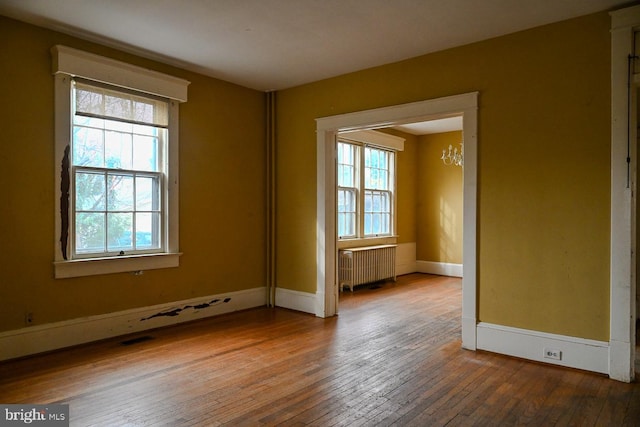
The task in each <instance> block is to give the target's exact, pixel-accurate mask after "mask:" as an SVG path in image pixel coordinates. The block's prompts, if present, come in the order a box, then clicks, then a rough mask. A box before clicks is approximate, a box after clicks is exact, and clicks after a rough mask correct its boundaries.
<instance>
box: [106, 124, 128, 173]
mask: <svg viewBox="0 0 640 427" xmlns="http://www.w3.org/2000/svg"><path fill="white" fill-rule="evenodd" d="M131 157H132V142H131V134H126V133H122V132H105V166H106V167H108V168H111V169H131V168H132V166H133V162H132V158H131Z"/></svg>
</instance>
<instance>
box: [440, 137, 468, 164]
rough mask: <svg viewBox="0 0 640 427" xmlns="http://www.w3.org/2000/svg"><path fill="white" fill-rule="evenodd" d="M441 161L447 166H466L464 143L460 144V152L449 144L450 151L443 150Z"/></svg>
mask: <svg viewBox="0 0 640 427" xmlns="http://www.w3.org/2000/svg"><path fill="white" fill-rule="evenodd" d="M440 160H442V162H443V163H444V164H445V165H447V166H449V165H456V166H462V165H463V164H464V146H463V145H462V142H461V143H460V151H458V149H457V148H453V146H452V145H451V144H449V150H446V149H444V150H442V157H440Z"/></svg>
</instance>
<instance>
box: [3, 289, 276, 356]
mask: <svg viewBox="0 0 640 427" xmlns="http://www.w3.org/2000/svg"><path fill="white" fill-rule="evenodd" d="M264 305H266V291H265V288H264V287H260V288H253V289H247V290H244V291H237V292H229V293H225V294H219V295H210V296H204V297H198V298H192V299H189V300H183V301H176V302H172V303H166V304H159V305H154V306H149V307H141V308H135V309H130V310H124V311H119V312H115V313H108V314H101V315H97V316H90V317H84V318H79V319H71V320H65V321H62V322H55V323H48V324H44V325H36V326H29V327H26V328H21V329H16V330H12V331H6V332H0V360H8V359H15V358H18V357H23V356H28V355H31V354H37V353H42V352H45V351H51V350H57V349H60V348H64V347H71V346H74V345H78V344H84V343H88V342H92V341H98V340H102V339H106V338H112V337H116V336H120V335H126V334H130V333H135V332H141V331H145V330H149V329H155V328H160V327H163V326H169V325H175V324H178V323H183V322H189V321H191V320H196V319H203V318H205V317H211V316H217V315H219V314H224V313H230V312H233V311H238V310H245V309H248V308H254V307H262V306H264Z"/></svg>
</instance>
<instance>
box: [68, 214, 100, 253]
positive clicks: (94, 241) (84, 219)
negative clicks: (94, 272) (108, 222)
mask: <svg viewBox="0 0 640 427" xmlns="http://www.w3.org/2000/svg"><path fill="white" fill-rule="evenodd" d="M104 220H105V218H104V214H103V213H78V214H76V224H75V231H76V252H78V253H87V252H104V230H105V223H104Z"/></svg>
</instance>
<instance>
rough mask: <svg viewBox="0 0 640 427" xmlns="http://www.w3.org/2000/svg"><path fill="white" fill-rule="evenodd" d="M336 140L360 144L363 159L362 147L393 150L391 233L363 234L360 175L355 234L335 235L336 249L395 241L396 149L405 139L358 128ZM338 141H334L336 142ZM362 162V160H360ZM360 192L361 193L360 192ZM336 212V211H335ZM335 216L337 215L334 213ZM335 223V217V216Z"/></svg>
mask: <svg viewBox="0 0 640 427" xmlns="http://www.w3.org/2000/svg"><path fill="white" fill-rule="evenodd" d="M338 140H344V142H353V143H356V144H358V145H360V146H361V148H362V150H361V151H362V153H361V154H360V155H361V156H362V158H363V159H364V147H365V146H372V147H378V148H382V149H386V150H390V151H393V152H394V156H393V165H392V168H393V172H392V173H393V177H392V178H393V190H392V192H391V193H392V199H393V200H392V202H393V203H392V204H393V205H392V206H391V209H392V212H391V217H392V219H391V224H390V226H391V234H389V235H380V236H369V235H366V236H365V235H364V230H363V229H364V224H363V223H362V222H363V221H362V220H361V218H360V209H362V206H360V205H361V204H362V200H360V199H361V198H362V197H364V180H363V179H364V178H363V177H362V176H361V177H360V178H359V180H361V181H362V185H361V187H359V189H361V190H362V191H358V209H357V218H356V236H353V237H351V236H345V237H336V242H337V247H338V249H344V248H349V247H354V246H359V245H362V244H366V245H382V244H393V243H397V239H398V235H397V229H398V214H397V213H398V197H397V189H398V184H397V180H398V175H397V174H398V172H397V171H398V155H397V152H398V151H404V142H405V139H404V138H402V137H399V136H395V135H390V134H387V133H384V132H379V131H375V130H369V129H364V130H362V129H360V130H349V131H344V132H340V133H339V136H338ZM337 142H338V141H336V143H337ZM362 163H363V162H362ZM361 167H362V166H361V165H359V166H358V173H359V174H361V175H362V174H363V173H364V172H363V171H360V168H361ZM360 193H362V194H360ZM336 214H337V211H336ZM336 216H337V215H336ZM336 225H337V218H336Z"/></svg>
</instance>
